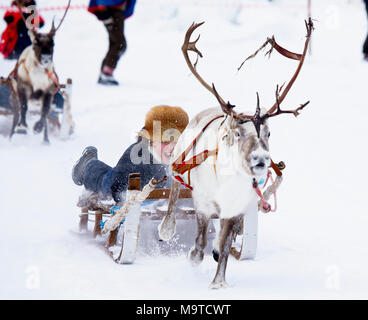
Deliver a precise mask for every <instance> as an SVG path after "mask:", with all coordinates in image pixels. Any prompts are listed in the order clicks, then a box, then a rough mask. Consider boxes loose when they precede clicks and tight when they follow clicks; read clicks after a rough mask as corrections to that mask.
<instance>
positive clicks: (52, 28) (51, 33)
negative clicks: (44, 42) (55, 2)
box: [49, 18, 56, 37]
mask: <svg viewBox="0 0 368 320" xmlns="http://www.w3.org/2000/svg"><path fill="white" fill-rule="evenodd" d="M54 20H55V18H54V19H52V23H51V29H50V32H49V35H50V36H52V37H53V36H54V35H55V33H56V29H55V23H54Z"/></svg>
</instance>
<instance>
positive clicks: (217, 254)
mask: <svg viewBox="0 0 368 320" xmlns="http://www.w3.org/2000/svg"><path fill="white" fill-rule="evenodd" d="M212 257H213V259H214V260H215V261H216V262H218V261H219V257H220V252H218V251H217V250H215V249H213V250H212Z"/></svg>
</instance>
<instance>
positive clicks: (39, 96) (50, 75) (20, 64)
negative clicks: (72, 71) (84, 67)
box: [9, 0, 71, 142]
mask: <svg viewBox="0 0 368 320" xmlns="http://www.w3.org/2000/svg"><path fill="white" fill-rule="evenodd" d="M70 1H71V0H69V2H68V5H67V7H66V10H65V12H64V15H63V17H62V19H61V21H60V23H59V25H58V26H57V27H56V28H55V25H54V21H53V22H52V26H51V30H50V32H49V33H38V32H37V31H36V29H35V28H33V27H32V28H31V27H30V26H29V25H30V24H29V23H28V21H26V19H25V18H24V17H23V14H22V17H23V20H24V22H25V24H26V26H27V27H28V28H29V31H28V32H29V35H30V38H31V41H32V44H31V45H30V46H29V47H27V48H26V49H24V51H23V52H22V54H21V56H20V57H19V59H18V61H17V64H16V67H15V69H14V70H13V71H12V73H11V74H10V75H9V78H11V79H12V83H11V85H12V91H13V95H12V99H11V101H12V105H13V113H14V117H13V126H12V129H11V132H10V137H12V135H13V134H14V133H15V132H17V133H22V134H26V133H27V131H28V126H27V122H26V114H27V110H28V101H29V100H30V99H33V100H41V102H42V108H41V117H40V119H39V120H38V121H37V122H36V123H35V125H34V127H33V131H34V132H35V133H41V132H42V130H44V142H48V141H49V140H48V130H47V115H48V114H49V112H50V107H51V101H52V99H53V96H54V94H55V93H56V92H57V91H58V89H59V81H58V77H57V74H56V72H55V70H54V64H53V53H54V37H55V34H56V32H57V30H58V29H59V28H60V26H61V24H62V22H63V20H64V18H65V16H66V13H67V12H68V9H69V6H70ZM18 7H19V5H18ZM19 10H20V12H21V13H22V10H21V8H20V7H19Z"/></svg>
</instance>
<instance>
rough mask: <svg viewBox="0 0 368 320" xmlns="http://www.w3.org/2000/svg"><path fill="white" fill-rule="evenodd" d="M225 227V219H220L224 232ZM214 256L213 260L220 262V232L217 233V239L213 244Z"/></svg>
mask: <svg viewBox="0 0 368 320" xmlns="http://www.w3.org/2000/svg"><path fill="white" fill-rule="evenodd" d="M223 226H224V219H220V230H222V228H223ZM212 248H213V249H212V256H213V259H214V260H215V261H216V262H218V260H219V257H220V231H218V232H216V237H215V239H214V240H213V242H212Z"/></svg>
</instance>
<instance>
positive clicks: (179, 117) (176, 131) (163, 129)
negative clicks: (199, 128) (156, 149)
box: [139, 105, 189, 142]
mask: <svg viewBox="0 0 368 320" xmlns="http://www.w3.org/2000/svg"><path fill="white" fill-rule="evenodd" d="M188 122H189V117H188V114H187V113H186V112H185V111H184V110H183V109H182V108H180V107H170V106H166V105H161V106H156V107H153V108H151V110H150V111H148V113H147V114H146V121H145V125H144V128H143V129H142V130H141V131H140V132H139V135H141V136H143V137H145V138H147V139H148V140H151V141H162V142H169V141H177V140H178V138H179V136H180V134H181V133H182V132H183V131H184V129H185V127H186V126H187V124H188Z"/></svg>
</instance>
